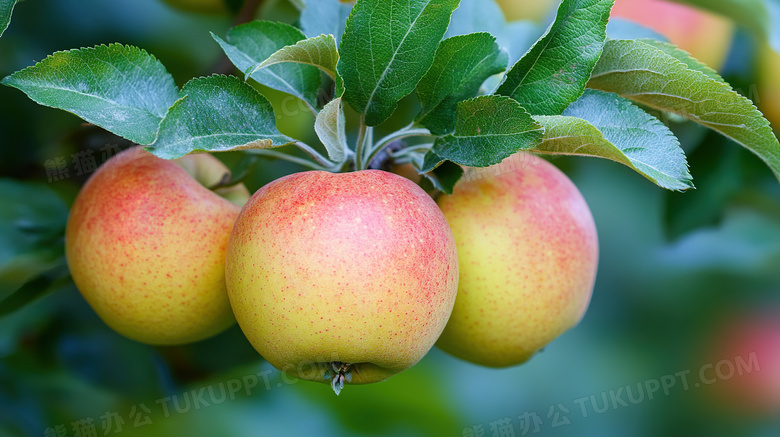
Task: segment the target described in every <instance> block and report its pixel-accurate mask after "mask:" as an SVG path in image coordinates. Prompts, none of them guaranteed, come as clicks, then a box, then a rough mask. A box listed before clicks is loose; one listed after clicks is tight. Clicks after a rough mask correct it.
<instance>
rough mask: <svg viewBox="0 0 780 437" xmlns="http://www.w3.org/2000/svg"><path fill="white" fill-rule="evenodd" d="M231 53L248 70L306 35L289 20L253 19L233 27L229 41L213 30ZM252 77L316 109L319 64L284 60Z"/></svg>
mask: <svg viewBox="0 0 780 437" xmlns="http://www.w3.org/2000/svg"><path fill="white" fill-rule="evenodd" d="M211 36H212V37H213V38H214V40H215V41H217V43H218V44H219V45H220V47H222V50H223V51H224V52H225V54H226V55H227V57H228V58H229V59H230V61H231V62H232V63H233V65H235V66H236V68H238V69H239V70H241V71H242V72H248V71H249V70H251V69H253V68H254V67H255V66H257V65H259V64H260V63H262V62H263V61H265V60H266V59H268V57H270V56H271V55H273V54H274V53H276V52H277V51H279V50H280V49H282V48H283V47H285V46H289V45H294V44H295V43H297V42H298V41H301V40H303V39H306V36H305V35H304V34H303V33H302V32H301V31H300V30H298V29H296V28H295V27H293V26H290V25H289V24H284V23H275V22H271V21H252V22H250V23H246V24H242V25H240V26H236V27H234V28H232V29H230V30H229V31H228V33H227V42H226V41H224V40H222V39H221V38H220V37H218V36H216V35H215V34H213V33H212V34H211ZM251 78H252V79H254V80H256V81H257V82H259V83H261V84H263V85H265V86H267V87H269V88H273V89H275V90H279V91H282V92H285V93H287V94H291V95H293V96H295V97H298V98H299V99H301V100H303V101H304V102H306V103H307V104H308V105H309V106H310V107H311V108H312V109H313V108H315V107H316V105H317V91H318V90H319V87H320V85H321V83H322V77H321V75H320V72H319V71H318V70H317V68H316V67H312V66H311V65H303V64H296V63H282V64H277V65H272V66H270V67H268V68H263V69H261V70H257V71H255V72H254V73H253V74H252V75H251Z"/></svg>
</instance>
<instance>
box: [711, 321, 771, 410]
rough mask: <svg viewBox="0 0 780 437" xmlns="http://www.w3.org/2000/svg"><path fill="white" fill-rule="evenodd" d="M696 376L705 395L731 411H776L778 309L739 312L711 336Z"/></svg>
mask: <svg viewBox="0 0 780 437" xmlns="http://www.w3.org/2000/svg"><path fill="white" fill-rule="evenodd" d="M713 337H714V339H715V343H716V346H714V347H713V348H712V352H711V353H710V356H709V360H708V364H707V365H705V366H702V368H701V370H700V372H699V373H700V375H699V376H700V378H701V379H702V382H703V383H704V384H705V387H706V388H708V389H709V391H707V392H706V393H707V394H710V395H712V396H710V398H711V399H712V400H715V401H716V402H718V405H719V406H720V407H721V408H723V407H726V408H727V409H728V410H729V411H731V412H739V413H742V414H747V415H751V416H759V415H773V416H774V417H777V415H778V414H780V311H777V310H775V311H773V312H772V311H767V312H765V313H758V314H743V315H741V316H739V317H737V318H736V319H734V320H732V321H731V322H729V323H726V324H724V327H723V328H722V329H721V332H720V333H716V334H715V335H713Z"/></svg>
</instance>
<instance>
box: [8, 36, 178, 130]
mask: <svg viewBox="0 0 780 437" xmlns="http://www.w3.org/2000/svg"><path fill="white" fill-rule="evenodd" d="M2 83H3V84H4V85H8V86H11V87H14V88H18V89H20V90H21V91H23V92H24V93H25V94H27V96H28V97H30V98H31V99H32V100H33V101H35V102H36V103H39V104H41V105H44V106H49V107H52V108H58V109H63V110H65V111H68V112H71V113H73V114H76V115H78V116H79V117H81V118H83V119H84V120H86V121H88V122H90V123H92V124H95V125H98V126H100V127H102V128H104V129H106V130H108V131H111V132H113V133H115V134H117V135H119V136H121V137H124V138H127V139H128V140H130V141H132V142H135V143H138V144H150V143H152V142H153V141H154V138H155V135H156V134H157V128H158V126H159V125H160V120H162V118H163V117H164V116H165V112H166V111H167V110H168V108H169V107H170V106H171V105H172V104H173V103H174V102H175V101H176V99H177V98H178V92H179V90H178V88H177V87H176V84H175V83H174V82H173V77H172V76H171V75H170V74H169V73H168V72H167V71H166V70H165V67H163V65H162V64H161V63H160V62H159V61H158V60H157V59H155V58H154V57H153V56H152V55H150V54H148V53H147V52H145V51H144V50H141V49H139V48H136V47H132V46H123V45H121V44H111V45H108V46H104V45H101V46H97V47H94V48H84V49H77V50H69V51H64V52H57V53H54V54H53V55H51V56H49V57H47V58H46V59H44V60H43V61H41V62H39V63H37V64H35V65H33V66H31V67H27V68H25V69H24V70H20V71H17V72H16V73H14V74H12V75H10V76H7V77H5V78H4V79H3V80H2Z"/></svg>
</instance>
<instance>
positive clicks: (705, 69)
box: [640, 39, 726, 83]
mask: <svg viewBox="0 0 780 437" xmlns="http://www.w3.org/2000/svg"><path fill="white" fill-rule="evenodd" d="M640 41H642V42H644V43H646V44H649V45H651V46H653V47H655V48H657V49H658V50H660V51H662V52H664V53H666V54H667V55H669V56H671V57H673V58H674V59H677V60H678V61H680V62H682V63H683V64H685V65H686V66H687V67H688V68H690V69H691V70H696V71H700V72H702V73H704V74H705V75H706V76H707V77H709V78H710V79H712V80H716V81H718V82H723V83H726V81H725V80H723V78H722V77H720V74H718V72H717V71H715V70H714V69H713V68H712V67H709V66H708V65H707V64H704V63H703V62H701V61H699V60H698V59H696V58H694V57H693V56H691V54H690V53H688V52H686V51H685V50H683V49H681V48H679V47H677V46H676V45H674V44H670V43H668V42H663V41H658V40H654V39H640Z"/></svg>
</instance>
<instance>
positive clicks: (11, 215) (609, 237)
mask: <svg viewBox="0 0 780 437" xmlns="http://www.w3.org/2000/svg"><path fill="white" fill-rule="evenodd" d="M257 16H258V17H262V18H264V19H273V20H282V21H286V22H290V23H295V20H296V19H297V12H296V10H295V8H294V7H293V6H292V5H291V4H290V3H288V2H287V1H285V0H278V1H273V0H268V1H266V2H264V4H263V6H262V7H261V9H260V10H259V12H258V15H257ZM232 25H233V18H232V17H230V16H228V15H227V14H226V15H223V16H206V15H198V14H193V13H188V12H183V11H178V10H175V9H172V8H170V7H169V6H167V5H165V4H163V3H161V2H160V1H159V0H114V1H111V2H107V1H104V0H79V1H75V0H27V1H25V2H22V3H20V4H18V5H17V7H16V10H15V13H14V15H13V18H12V21H11V26H10V27H9V29H8V30H7V31H6V33H5V34H4V35H3V37H2V38H0V77H4V76H6V75H8V74H10V73H12V72H14V71H16V70H18V69H21V68H24V67H26V66H28V65H31V64H33V63H34V62H37V61H39V60H41V59H43V58H44V57H46V56H47V55H48V54H50V53H52V52H55V51H58V50H66V49H70V48H77V47H84V46H93V45H97V44H102V43H109V42H121V43H125V44H132V45H137V46H140V47H142V48H144V49H146V50H147V51H149V52H150V53H152V54H154V55H155V56H157V57H158V58H159V59H160V60H161V61H162V62H163V64H164V65H165V66H166V67H167V68H168V70H169V71H170V72H171V73H172V74H173V75H174V77H175V79H176V81H177V84H178V85H180V86H181V85H183V84H184V83H185V82H186V81H187V80H188V79H190V78H191V77H194V76H202V75H208V74H211V73H212V72H214V71H218V70H221V69H224V60H223V59H222V57H221V55H220V51H219V47H218V46H217V44H216V43H215V42H214V41H213V40H212V39H211V37H210V36H209V34H208V32H209V31H212V32H214V33H216V34H217V35H224V34H225V32H226V30H227V29H228V28H229V27H230V26H232ZM541 25H542V28H543V27H544V23H542V24H541ZM757 47H758V43H757V42H756V41H755V40H754V39H753V38H752V37H751V36H750V35H749V34H748V33H746V32H745V31H744V30H742V29H738V30H737V32H736V34H735V37H734V40H733V43H732V46H731V49H730V51H729V53H730V54H729V56H728V58H727V61H726V64H725V65H724V66H723V67H722V69H721V71H722V73H723V74H724V76H726V78H727V80H729V81H731V83H733V84H734V86H735V88H740V89H744V90H751V89H756V88H755V87H756V81H757V78H756V68H755V67H754V66H755V65H757V63H758V61H759V59H758V56H759V55H758V53H759V50H757ZM777 81H778V82H780V76H778V77H777ZM264 91H265V92H267V95H268V96H269V98H271V99H272V100H273V101H274V103H275V105H276V106H277V109H280V106H279V105H281V104H283V103H285V102H286V101H285V100H284V98H283V97H282V96H281V95H279V94H278V93H277V94H273V93H271V92H269V91H268V90H264ZM760 93H761V88H760V86H759V88H758V94H757V95H753V96H749V97H752V98H756V97H758V95H760ZM286 103H289V102H286ZM403 110H404V107H403V106H402V107H401V110H400V111H403ZM307 117H308V118H307ZM399 118H403V117H399ZM312 121H313V120H311V116H310V115H309V116H307V115H305V114H303V115H300V116H291V117H285V118H283V119H282V120H281V121H280V129H282V131H283V132H284V133H287V134H289V135H292V136H294V137H298V138H300V139H304V140H307V139H308V140H310V141H312V142H316V140H313V139H312V138H313V129H312V127H311V123H312ZM671 127H672V128H673V130H675V132H677V133H678V135H679V136H680V138H681V140H682V142H683V146H684V148H685V150H686V152H687V153H688V157H689V162H690V165H691V172H692V174H693V176H694V183H695V184H696V186H697V190H695V191H692V192H688V193H684V194H679V193H669V192H665V191H663V190H661V189H659V188H657V187H655V186H654V185H652V184H651V183H650V182H648V181H646V180H645V179H643V178H641V177H640V176H638V175H637V174H635V173H633V172H631V171H629V170H628V169H626V168H623V167H621V166H619V165H617V164H614V163H611V162H606V161H601V160H595V159H583V158H553V159H552V161H553V162H554V163H555V164H556V165H558V166H559V167H560V168H562V169H563V170H564V171H566V172H567V173H568V174H569V175H570V177H571V178H572V179H573V180H574V182H575V183H576V184H577V185H578V187H579V188H580V189H581V191H582V193H583V194H584V196H585V198H586V199H587V201H588V202H589V204H590V207H591V209H592V212H593V215H594V217H595V220H596V224H597V227H598V230H599V237H600V245H601V258H600V265H599V272H598V278H597V282H596V287H595V291H594V296H593V301H592V303H591V306H590V309H589V311H588V313H587V314H586V316H585V319H584V320H583V321H582V323H581V324H580V325H579V326H578V327H576V328H575V329H573V330H572V331H570V332H568V333H566V334H564V335H563V336H562V337H560V338H559V339H558V340H556V341H555V342H553V343H552V344H551V345H549V347H547V348H546V349H545V350H544V351H543V352H541V353H539V354H538V355H537V356H535V357H534V358H533V359H532V360H531V361H530V362H528V363H527V364H525V365H523V366H519V367H514V368H509V369H503V370H494V369H487V368H481V367H478V366H475V365H471V364H469V363H466V362H462V361H459V360H457V359H455V358H452V357H450V356H448V355H445V354H444V353H442V352H440V351H438V350H437V349H434V350H432V351H431V352H430V353H429V354H428V355H427V356H426V357H425V359H423V361H422V362H420V363H419V364H418V365H417V366H415V367H413V368H412V369H410V370H408V371H406V372H404V373H402V374H400V375H397V376H395V377H393V378H391V379H390V380H388V381H386V382H383V383H379V384H374V385H368V386H349V387H347V388H346V389H345V390H344V392H343V393H342V394H341V396H339V397H336V396H334V395H333V393H332V392H331V391H330V388H329V387H328V386H327V385H324V384H313V383H308V382H296V381H293V380H289V379H288V378H287V377H286V376H284V375H280V374H279V372H278V371H276V370H274V369H273V368H271V367H270V366H269V365H268V364H267V363H265V362H264V361H263V360H262V358H261V357H260V356H258V355H257V353H256V352H255V351H254V350H253V349H252V348H251V346H250V345H249V343H248V342H247V341H246V339H245V338H244V337H243V335H242V334H241V332H240V330H239V329H238V328H237V327H233V328H231V329H230V330H229V331H227V332H225V333H223V334H221V335H219V336H217V337H215V338H212V339H210V340H206V341H203V342H200V343H197V344H194V345H189V346H182V347H151V346H146V345H142V344H139V343H135V342H133V341H130V340H127V339H125V338H123V337H121V336H119V335H118V334H116V333H114V332H113V331H111V330H110V329H108V328H107V327H106V326H105V324H103V323H102V322H101V321H100V319H98V317H97V316H96V315H95V313H94V312H93V311H92V310H91V309H90V308H89V306H88V305H87V304H86V303H85V301H84V300H83V299H82V298H81V296H80V295H79V293H78V291H77V290H76V289H75V287H74V286H73V284H72V283H71V282H70V281H69V280H68V278H67V270H66V269H65V267H64V263H63V260H62V257H61V254H62V244H63V242H62V239H61V235H62V229H63V227H64V223H65V220H66V219H67V210H68V206H69V205H70V204H71V203H72V201H73V199H74V197H75V195H76V193H77V192H78V188H79V186H80V185H81V184H83V182H84V181H85V179H86V177H88V172H83V173H84V174H78V173H79V172H78V171H77V169H76V167H74V163H73V156H74V154H77V153H78V152H79V151H83V150H92V151H93V152H94V156H95V158H96V160H97V163H98V164H99V163H100V162H102V159H101V152H100V151H101V150H102V149H105V148H106V147H107V145H116V146H118V147H125V146H127V145H128V144H127V143H126V142H125V141H124V140H121V139H119V138H117V137H114V136H112V135H111V134H108V133H106V132H104V131H102V130H100V129H98V128H96V127H94V126H85V125H83V122H82V121H81V120H80V119H78V118H77V117H75V116H72V115H70V114H67V113H64V112H62V111H59V110H54V109H49V108H44V107H41V106H38V105H37V104H35V103H33V102H32V101H30V100H29V99H28V98H27V97H26V96H24V95H23V94H22V93H21V92H19V91H17V90H14V89H11V88H8V87H2V88H0V204H1V205H2V207H1V208H0V436H66V435H67V436H78V435H81V436H85V437H86V436H90V435H109V434H111V435H113V434H118V435H122V436H125V435H127V436H132V435H143V436H180V435H191V436H244V435H259V436H264V435H273V436H276V435H325V436H330V435H332V436H347V435H401V436H413V435H452V436H456V435H463V436H472V435H473V436H501V437H505V436H506V437H510V436H521V435H530V434H541V435H577V436H590V435H592V436H612V435H616V436H617V435H621V436H623V435H631V436H657V435H686V436H735V435H740V436H767V437H769V436H778V435H780V411H777V412H776V414H774V415H773V413H771V412H770V413H764V414H759V413H757V412H755V411H747V412H745V411H741V412H738V410H737V409H736V408H735V405H734V404H735V403H739V401H738V400H736V399H731V402H729V401H728V399H727V400H726V401H723V400H716V397H715V396H713V395H712V393H711V390H710V389H716V388H717V386H718V384H720V383H721V382H717V383H715V384H713V385H712V387H694V385H693V383H694V382H695V381H697V380H698V379H697V378H698V375H699V370H700V369H701V368H702V366H704V365H705V364H708V363H716V362H719V361H721V360H732V359H734V358H735V357H734V356H730V355H728V354H727V353H726V354H725V355H724V354H723V353H721V354H720V355H718V354H717V353H714V354H713V353H711V352H710V351H712V350H718V342H719V339H720V338H721V336H722V333H723V331H724V330H727V326H729V325H727V323H728V322H731V321H732V320H733V319H734V318H737V317H747V318H750V317H752V316H751V314H753V313H758V312H761V313H767V312H768V313H769V314H771V315H772V317H775V318H777V319H780V268H778V267H780V184H778V182H777V180H776V179H775V178H774V176H773V175H772V173H771V172H770V170H769V169H768V168H766V167H765V166H764V165H763V163H762V162H760V160H759V159H758V158H755V157H754V156H753V155H751V154H750V153H748V152H746V151H744V150H742V149H741V148H739V147H738V146H737V145H736V144H734V143H731V142H729V141H728V140H727V139H725V138H723V137H720V136H718V135H716V134H712V133H708V132H706V131H703V130H701V129H699V128H697V127H696V126H694V125H692V124H690V123H678V122H674V121H673V122H671ZM776 127H778V128H780V126H776ZM112 147H113V146H112ZM218 157H220V158H221V159H223V160H224V161H225V162H226V163H227V164H228V165H229V166H231V167H233V168H234V169H235V168H237V167H241V166H243V165H245V164H246V162H245V161H243V160H242V155H240V154H237V153H234V154H223V155H218ZM57 160H60V163H63V162H64V166H65V168H66V169H68V170H69V172H68V174H67V175H65V174H64V173H59V174H57V175H56V176H55V177H53V174H52V173H50V172H49V173H47V167H48V169H49V170H51V168H52V167H51V164H52V163H56V162H57ZM63 160H64V161H63ZM300 170H302V169H301V168H298V167H296V166H295V165H293V164H287V163H282V162H279V161H259V162H258V163H256V165H255V167H254V171H253V173H252V174H251V177H250V178H249V179H248V180H247V185H248V186H249V187H250V189H251V190H252V191H254V190H256V189H257V188H258V187H260V186H262V185H263V184H265V183H267V182H269V181H271V180H273V179H275V178H277V177H279V176H281V175H284V174H287V173H290V172H294V171H300ZM22 284H25V285H24V286H23V287H22V289H21V290H20V292H17V293H15V294H12V295H10V297H9V294H11V292H12V291H13V290H16V289H17V288H18V287H19V286H20V285H22ZM745 314H747V316H745ZM775 340H776V341H777V343H778V344H780V338H775ZM776 364H777V367H774V368H771V367H770V368H767V367H762V368H761V371H762V372H775V373H780V363H776ZM678 372H690V375H689V376H688V378H689V382H690V386H689V387H688V388H687V389H686V388H684V386H683V384H682V379H681V377H680V376H676V377H675V383H674V386H671V387H668V385H669V381H671V378H669V375H674V374H675V373H678ZM664 377H666V379H664ZM653 381H665V382H666V383H667V388H668V390H666V391H664V389H661V390H659V391H657V392H655V394H654V396H653V398H652V399H650V397H649V394H648V393H645V396H644V399H643V400H641V401H638V402H635V403H631V402H628V403H627V405H624V404H622V403H621V402H617V401H613V399H612V398H611V397H610V396H613V395H616V392H615V391H616V390H617V389H619V388H621V387H626V386H634V387H636V386H637V384H639V385H640V386H642V387H644V388H646V389H647V388H648V387H652V386H653V384H654V382H653ZM724 384H725V383H724ZM610 391H611V392H610ZM622 396H623V397H622V399H627V397H626V396H625V395H622ZM603 397H604V398H603ZM602 398H603V399H602ZM604 399H606V400H608V401H609V402H608V403H605V400H604ZM93 431H94V432H93Z"/></svg>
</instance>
